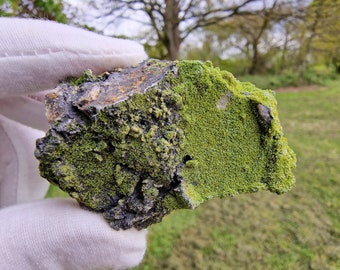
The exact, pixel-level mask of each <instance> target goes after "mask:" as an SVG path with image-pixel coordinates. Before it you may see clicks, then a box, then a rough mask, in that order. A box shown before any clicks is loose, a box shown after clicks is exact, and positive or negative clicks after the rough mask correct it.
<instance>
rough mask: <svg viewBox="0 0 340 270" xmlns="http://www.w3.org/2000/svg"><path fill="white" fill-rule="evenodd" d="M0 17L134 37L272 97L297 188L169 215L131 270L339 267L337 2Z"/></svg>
mask: <svg viewBox="0 0 340 270" xmlns="http://www.w3.org/2000/svg"><path fill="white" fill-rule="evenodd" d="M0 16H16V17H32V18H44V19H49V20H56V21H59V22H61V23H66V24H70V25H75V26H77V27H83V28H87V29H89V30H91V31H94V32H97V33H100V34H103V35H108V36H113V37H121V38H129V39H134V40H137V41H139V42H140V43H142V44H143V45H144V46H145V49H146V51H147V52H148V54H149V56H150V57H154V58H159V59H171V60H174V59H200V60H209V61H211V62H213V64H214V65H215V66H218V67H220V68H221V69H225V70H228V71H230V72H232V73H233V74H234V75H235V76H236V78H237V79H238V80H240V81H250V82H252V83H254V84H255V85H256V86H258V87H259V88H262V89H273V90H275V91H276V98H277V100H278V109H279V114H280V119H281V122H282V125H283V128H284V132H285V135H286V136H287V138H288V141H289V144H290V146H291V147H292V148H293V149H294V151H295V152H296V154H297V158H298V164H297V168H296V170H295V175H296V180H297V183H296V187H295V188H294V189H293V190H292V191H291V192H289V193H287V194H284V195H280V196H278V195H275V194H270V193H269V192H260V193H255V194H245V195H239V196H235V197H232V198H227V199H215V200H212V201H209V202H207V203H205V204H203V205H202V206H200V207H199V208H197V209H195V210H193V211H192V210H180V211H176V212H174V213H172V214H170V215H169V216H167V217H165V218H164V221H163V222H162V223H160V224H155V225H152V226H151V227H150V229H149V236H148V237H149V241H148V250H147V254H146V256H145V258H144V261H143V263H142V265H140V266H139V267H137V268H136V269H138V270H139V269H144V270H151V269H315V270H319V269H322V270H323V269H332V270H339V269H340V120H339V118H340V0H225V1H223V0H202V1H198V0H173V1H171V0H130V1H114V0H98V1H91V0H84V1H81V0H63V1H62V0H26V1H25V0H21V1H19V0H0ZM49 196H63V194H62V192H61V191H59V190H58V189H56V188H54V189H51V190H50V193H49Z"/></svg>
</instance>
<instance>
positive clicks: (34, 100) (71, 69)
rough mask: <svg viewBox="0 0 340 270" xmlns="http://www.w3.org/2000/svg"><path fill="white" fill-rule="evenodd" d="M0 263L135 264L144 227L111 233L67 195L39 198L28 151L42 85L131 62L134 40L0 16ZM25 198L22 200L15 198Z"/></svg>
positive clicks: (40, 185)
mask: <svg viewBox="0 0 340 270" xmlns="http://www.w3.org/2000/svg"><path fill="white" fill-rule="evenodd" d="M0 37H1V38H0V172H1V175H0V207H4V206H10V205H14V204H17V205H14V206H10V207H7V208H2V209H1V210H0V243H1V244H0V266H1V269H15V270H16V269H52V270H53V269H58V270H59V269H103V268H104V269H107V268H108V269H125V268H128V267H132V266H133V265H136V264H138V263H139V262H140V261H141V259H142V257H143V255H144V252H145V248H146V231H137V230H128V231H118V232H117V231H114V230H113V229H111V228H110V227H109V226H108V224H107V223H106V221H105V220H104V219H103V218H102V216H101V215H100V214H96V213H92V212H89V211H86V210H83V209H80V208H79V206H78V205H77V204H76V203H75V202H74V201H73V200H71V199H47V200H41V201H34V202H30V201H33V200H37V199H42V198H43V197H44V195H45V193H46V190H47V188H48V182H47V181H46V180H44V179H42V178H41V177H40V176H39V172H38V162H37V160H36V159H35V158H34V155H33V151H34V148H35V140H36V139H37V138H39V137H42V136H43V133H44V132H42V130H46V129H47V127H48V125H47V120H46V117H45V109H44V105H43V94H44V92H43V91H44V90H48V89H52V88H54V87H55V86H56V84H57V83H58V81H59V80H62V79H64V78H66V77H70V76H73V77H78V76H80V75H81V74H82V72H83V71H84V70H85V69H88V68H89V69H91V70H93V72H94V73H101V72H103V71H106V70H111V69H113V68H117V67H125V66H130V65H134V64H137V63H139V62H140V61H142V60H143V59H145V58H146V54H145V52H144V50H143V48H142V46H140V45H138V44H137V43H135V42H132V41H128V40H120V39H113V38H109V37H104V36H100V35H97V34H94V33H92V32H89V31H85V30H81V29H77V28H72V27H70V26H66V25H62V24H58V23H54V22H49V21H41V20H32V19H18V18H0ZM23 202H30V203H25V204H18V203H23Z"/></svg>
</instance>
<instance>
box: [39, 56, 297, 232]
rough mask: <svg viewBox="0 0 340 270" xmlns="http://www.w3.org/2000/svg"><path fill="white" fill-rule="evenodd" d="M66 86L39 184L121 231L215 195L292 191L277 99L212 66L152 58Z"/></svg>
mask: <svg viewBox="0 0 340 270" xmlns="http://www.w3.org/2000/svg"><path fill="white" fill-rule="evenodd" d="M78 83H80V84H76V85H74V84H62V85H60V86H59V87H58V89H57V91H56V92H55V93H52V94H50V95H49V96H48V97H47V111H48V118H49V121H50V125H51V128H50V130H49V131H48V133H47V135H46V136H45V137H44V138H42V139H39V140H38V141H37V150H36V157H37V158H38V159H39V160H40V171H41V174H42V176H43V177H45V178H47V179H48V180H49V181H50V182H52V183H54V184H57V185H59V186H60V188H61V189H63V190H65V191H67V192H68V193H69V194H70V195H71V196H72V197H74V198H75V199H77V200H78V202H79V203H80V204H81V205H82V206H84V207H86V208H89V209H92V210H94V211H98V212H102V213H103V215H104V217H105V218H106V219H107V220H108V221H109V223H110V225H111V226H112V227H113V228H115V229H120V228H123V229H127V228H130V227H136V228H138V229H141V228H146V227H147V226H148V225H150V224H152V223H155V222H159V221H161V219H162V217H163V216H164V215H166V214H168V213H169V212H170V211H172V210H174V209H178V208H194V207H197V206H198V205H199V204H201V203H203V202H204V201H206V200H208V199H211V198H214V197H227V196H233V195H236V194H240V193H246V192H256V191H258V190H270V191H272V192H276V193H278V194H280V193H284V192H286V191H288V190H289V189H290V188H292V186H293V185H294V182H295V179H294V176H293V174H292V169H293V168H294V167H295V161H296V160H295V155H294V153H293V151H292V150H291V149H290V148H289V147H288V144H287V141H286V139H285V137H284V136H283V133H282V128H281V125H280V122H279V119H278V115H277V110H276V101H275V98H274V94H273V92H271V91H268V90H259V89H257V88H256V87H255V86H253V85H252V84H250V83H241V82H238V81H237V80H236V79H235V78H234V77H233V76H232V75H231V74H230V73H228V72H226V71H221V70H219V69H218V68H214V67H212V65H211V64H210V63H209V62H206V63H202V62H199V61H176V62H170V61H158V60H148V61H145V62H143V63H141V64H140V65H139V66H136V67H130V68H126V69H122V70H116V71H114V72H112V73H107V74H104V75H102V76H100V77H94V76H92V75H89V74H88V73H86V74H84V76H83V78H82V79H81V80H78Z"/></svg>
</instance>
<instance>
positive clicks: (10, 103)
mask: <svg viewBox="0 0 340 270" xmlns="http://www.w3.org/2000/svg"><path fill="white" fill-rule="evenodd" d="M40 93H42V92H40ZM0 115H3V116H5V117H7V118H9V119H11V120H13V121H16V122H19V123H21V124H23V125H26V126H29V127H31V128H34V129H38V130H43V131H46V130H47V129H48V121H47V118H46V109H45V105H44V97H43V96H41V97H40V98H38V96H37V97H35V96H26V95H21V96H14V97H7V98H2V99H0Z"/></svg>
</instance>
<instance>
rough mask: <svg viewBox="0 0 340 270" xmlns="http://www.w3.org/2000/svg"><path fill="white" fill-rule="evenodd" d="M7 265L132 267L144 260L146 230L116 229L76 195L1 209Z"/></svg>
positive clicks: (0, 257) (1, 248)
mask: <svg viewBox="0 0 340 270" xmlns="http://www.w3.org/2000/svg"><path fill="white" fill-rule="evenodd" d="M0 224H1V226H0V239H1V245H0V262H1V267H2V269H14V270H17V269H18V270H19V269H27V270H29V269H32V270H33V269H49V270H54V269H58V270H60V269H74V270H77V269H81V270H86V269H126V268H131V267H133V266H136V265H137V264H139V263H140V261H141V260H142V258H143V256H144V253H145V249H146V230H142V231H137V230H135V229H131V230H126V231H115V230H113V229H112V228H111V227H110V226H109V225H108V223H107V222H106V221H105V220H104V218H103V217H102V216H101V215H100V214H97V213H93V212H90V211H87V210H83V209H81V208H80V207H79V206H78V204H77V203H76V202H75V201H73V200H71V199H48V200H42V201H37V202H34V203H28V204H21V205H15V206H11V207H7V208H4V209H2V210H0Z"/></svg>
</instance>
